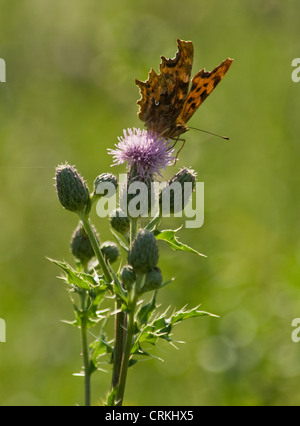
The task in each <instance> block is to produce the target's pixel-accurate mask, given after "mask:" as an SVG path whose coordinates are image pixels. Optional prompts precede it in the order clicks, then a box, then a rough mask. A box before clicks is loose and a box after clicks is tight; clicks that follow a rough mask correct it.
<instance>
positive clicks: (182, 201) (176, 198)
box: [159, 167, 197, 215]
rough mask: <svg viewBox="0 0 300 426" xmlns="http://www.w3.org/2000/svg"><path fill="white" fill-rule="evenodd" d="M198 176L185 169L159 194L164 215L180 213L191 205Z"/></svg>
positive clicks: (192, 171)
mask: <svg viewBox="0 0 300 426" xmlns="http://www.w3.org/2000/svg"><path fill="white" fill-rule="evenodd" d="M196 178H197V174H196V173H195V172H194V170H192V169H188V168H187V167H184V168H183V169H181V170H180V171H179V172H178V173H176V175H174V176H173V177H172V178H171V179H170V180H169V182H168V184H167V186H166V187H165V188H163V189H162V191H161V193H160V194H159V207H160V211H161V212H162V214H163V215H164V214H166V213H171V214H174V213H179V212H181V211H182V210H183V209H184V208H185V206H186V205H187V204H188V203H189V201H190V199H191V195H192V192H193V190H194V189H195V186H196Z"/></svg>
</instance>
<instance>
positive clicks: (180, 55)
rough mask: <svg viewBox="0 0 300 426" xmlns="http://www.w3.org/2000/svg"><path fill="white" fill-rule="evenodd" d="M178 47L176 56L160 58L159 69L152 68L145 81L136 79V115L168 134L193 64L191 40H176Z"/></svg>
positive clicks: (186, 93)
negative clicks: (138, 94) (137, 109)
mask: <svg viewBox="0 0 300 426" xmlns="http://www.w3.org/2000/svg"><path fill="white" fill-rule="evenodd" d="M177 43H178V51H177V53H176V56H175V58H173V59H166V58H165V57H164V56H162V58H161V63H160V67H159V70H160V73H159V74H157V73H156V72H155V71H154V70H153V69H152V70H151V71H150V73H149V76H148V80H147V81H139V80H136V84H137V85H138V87H139V89H140V94H141V99H140V100H139V101H138V102H137V104H138V105H139V107H140V108H139V112H138V116H139V118H140V119H141V120H142V121H144V122H145V124H146V126H147V128H148V130H152V131H155V132H157V133H159V134H163V135H164V136H165V137H169V136H171V134H172V131H173V130H174V129H173V128H174V125H175V122H176V119H177V118H178V116H179V115H180V113H181V111H182V108H183V105H184V103H185V100H186V98H187V95H188V90H189V83H190V78H191V71H192V65H193V53H194V50H193V43H192V42H190V41H187V42H186V41H182V40H177Z"/></svg>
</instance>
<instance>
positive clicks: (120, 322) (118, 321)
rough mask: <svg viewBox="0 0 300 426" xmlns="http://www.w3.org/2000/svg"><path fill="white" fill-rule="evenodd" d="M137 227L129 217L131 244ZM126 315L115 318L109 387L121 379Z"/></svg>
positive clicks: (117, 302) (123, 313) (117, 304)
mask: <svg viewBox="0 0 300 426" xmlns="http://www.w3.org/2000/svg"><path fill="white" fill-rule="evenodd" d="M137 229H138V220H137V219H131V221H130V244H131V245H132V242H133V240H134V239H135V236H136V233H137ZM121 307H122V303H121V302H120V301H119V300H117V301H116V309H117V310H119V309H121ZM127 330H128V329H127V315H126V313H125V312H118V313H117V314H116V318H115V345H114V360H113V361H114V364H113V372H112V381H111V389H116V388H117V387H118V385H119V383H120V380H121V376H120V375H121V368H122V361H123V358H124V351H125V345H126V341H127V333H128V331H127Z"/></svg>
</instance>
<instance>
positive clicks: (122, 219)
mask: <svg viewBox="0 0 300 426" xmlns="http://www.w3.org/2000/svg"><path fill="white" fill-rule="evenodd" d="M110 225H111V227H112V228H113V229H114V230H115V231H117V232H119V233H120V234H122V235H126V234H128V232H129V230H130V220H129V218H128V217H127V216H125V215H124V213H123V210H121V209H116V210H114V211H113V212H112V214H111V216H110Z"/></svg>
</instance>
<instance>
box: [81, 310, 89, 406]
mask: <svg viewBox="0 0 300 426" xmlns="http://www.w3.org/2000/svg"><path fill="white" fill-rule="evenodd" d="M86 320H87V318H86V316H85V315H84V316H83V318H82V321H81V342H82V356H83V365H84V397H85V406H86V407H89V406H90V405H91V374H90V359H89V351H88V343H87V321H86Z"/></svg>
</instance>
